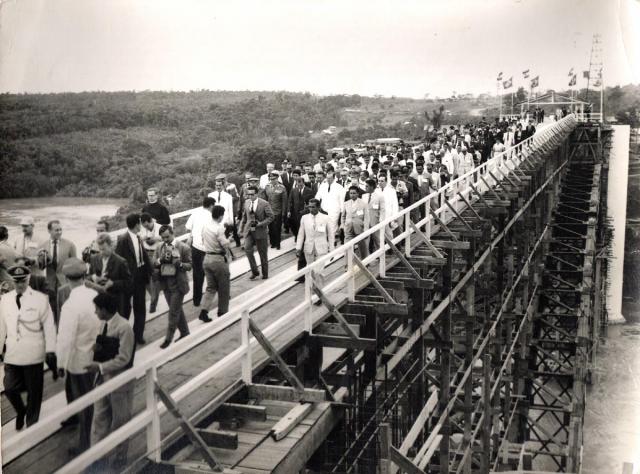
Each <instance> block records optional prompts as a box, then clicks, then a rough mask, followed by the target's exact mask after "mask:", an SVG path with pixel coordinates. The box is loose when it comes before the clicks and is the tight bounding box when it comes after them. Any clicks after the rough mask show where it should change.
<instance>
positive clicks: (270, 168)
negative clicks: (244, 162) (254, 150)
mask: <svg viewBox="0 0 640 474" xmlns="http://www.w3.org/2000/svg"><path fill="white" fill-rule="evenodd" d="M275 169H276V165H274V164H273V163H267V172H266V173H265V174H263V175H262V176H260V189H264V188H265V186H266V185H267V184H269V176H270V175H271V172H272V171H273V170H275ZM278 182H279V183H280V184H282V179H280V177H279V176H278ZM218 204H219V205H220V206H222V204H220V203H218ZM222 222H225V221H224V219H223V221H222Z"/></svg>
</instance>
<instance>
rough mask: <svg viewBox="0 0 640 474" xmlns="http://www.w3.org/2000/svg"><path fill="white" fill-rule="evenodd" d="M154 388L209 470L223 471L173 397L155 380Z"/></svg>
mask: <svg viewBox="0 0 640 474" xmlns="http://www.w3.org/2000/svg"><path fill="white" fill-rule="evenodd" d="M155 389H156V393H157V394H158V396H159V397H160V400H162V403H164V405H165V406H166V407H167V410H169V412H170V413H171V414H172V415H173V416H174V417H176V418H177V419H178V421H179V422H180V427H181V428H182V430H183V431H184V433H185V434H186V435H187V437H188V438H189V439H190V440H191V442H192V443H193V445H194V447H195V448H196V449H197V450H198V451H199V452H200V454H202V457H203V458H204V460H205V462H206V463H207V465H208V466H209V467H210V468H211V470H212V471H214V472H223V470H224V468H223V467H222V465H221V464H219V463H218V461H216V458H214V457H213V453H211V451H210V450H209V446H208V445H207V444H206V443H205V442H204V440H203V439H202V437H201V436H200V435H199V434H198V432H197V431H196V429H195V428H194V427H193V425H192V424H191V422H190V421H189V420H188V419H187V418H185V417H184V416H183V415H182V413H180V410H179V409H178V406H177V405H176V403H175V402H174V401H173V398H171V395H169V394H168V393H167V392H166V391H165V389H164V388H162V385H160V384H159V383H158V382H156V384H155Z"/></svg>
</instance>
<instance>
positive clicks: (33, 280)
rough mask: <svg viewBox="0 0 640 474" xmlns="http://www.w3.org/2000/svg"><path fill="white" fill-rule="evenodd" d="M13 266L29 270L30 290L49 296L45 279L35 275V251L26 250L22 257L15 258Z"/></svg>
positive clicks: (36, 256) (36, 261) (36, 258)
mask: <svg viewBox="0 0 640 474" xmlns="http://www.w3.org/2000/svg"><path fill="white" fill-rule="evenodd" d="M15 264H16V265H24V266H25V267H27V268H29V271H30V272H31V276H30V277H29V286H30V287H31V288H32V289H34V290H36V291H39V292H40V293H44V294H45V295H47V296H49V285H48V284H47V279H46V277H44V276H42V275H38V274H37V273H36V272H37V269H38V265H37V264H38V251H37V249H34V248H28V249H27V251H26V252H25V253H24V255H23V256H19V257H18V258H16V262H15Z"/></svg>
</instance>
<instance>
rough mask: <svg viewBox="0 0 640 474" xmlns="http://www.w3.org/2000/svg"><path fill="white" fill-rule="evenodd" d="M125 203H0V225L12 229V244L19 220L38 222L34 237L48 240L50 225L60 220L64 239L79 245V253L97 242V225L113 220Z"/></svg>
mask: <svg viewBox="0 0 640 474" xmlns="http://www.w3.org/2000/svg"><path fill="white" fill-rule="evenodd" d="M126 203H127V200H126V199H105V198H78V197H49V198H24V199H0V225H4V226H6V227H7V228H8V229H9V240H10V241H11V240H13V238H14V237H15V236H16V235H18V234H19V233H20V232H22V231H21V229H20V219H21V218H22V217H24V216H31V217H33V218H34V219H35V233H36V234H37V235H38V236H39V237H42V238H45V239H46V238H47V237H48V235H49V234H48V233H47V222H48V221H50V220H52V219H58V220H59V221H60V223H61V224H62V236H63V237H65V238H67V239H69V240H71V241H72V242H73V243H74V244H76V248H77V249H78V253H79V252H81V251H82V249H83V248H85V247H86V246H87V245H89V244H90V243H91V241H92V240H93V239H94V238H95V234H96V232H95V226H96V222H97V221H98V220H100V218H101V217H103V216H112V215H114V214H115V213H116V211H117V210H118V208H119V207H120V206H123V205H125V204H126Z"/></svg>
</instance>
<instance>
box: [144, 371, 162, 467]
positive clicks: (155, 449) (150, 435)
mask: <svg viewBox="0 0 640 474" xmlns="http://www.w3.org/2000/svg"><path fill="white" fill-rule="evenodd" d="M157 381H158V372H157V369H156V367H150V368H149V369H148V370H147V373H146V380H145V395H146V406H147V410H149V411H151V414H152V416H151V423H149V424H148V425H147V453H149V454H148V455H147V458H148V459H149V460H150V461H152V462H155V463H159V462H160V461H162V457H161V455H162V450H161V443H162V439H161V436H160V413H159V412H158V397H157V395H156V382H157Z"/></svg>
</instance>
